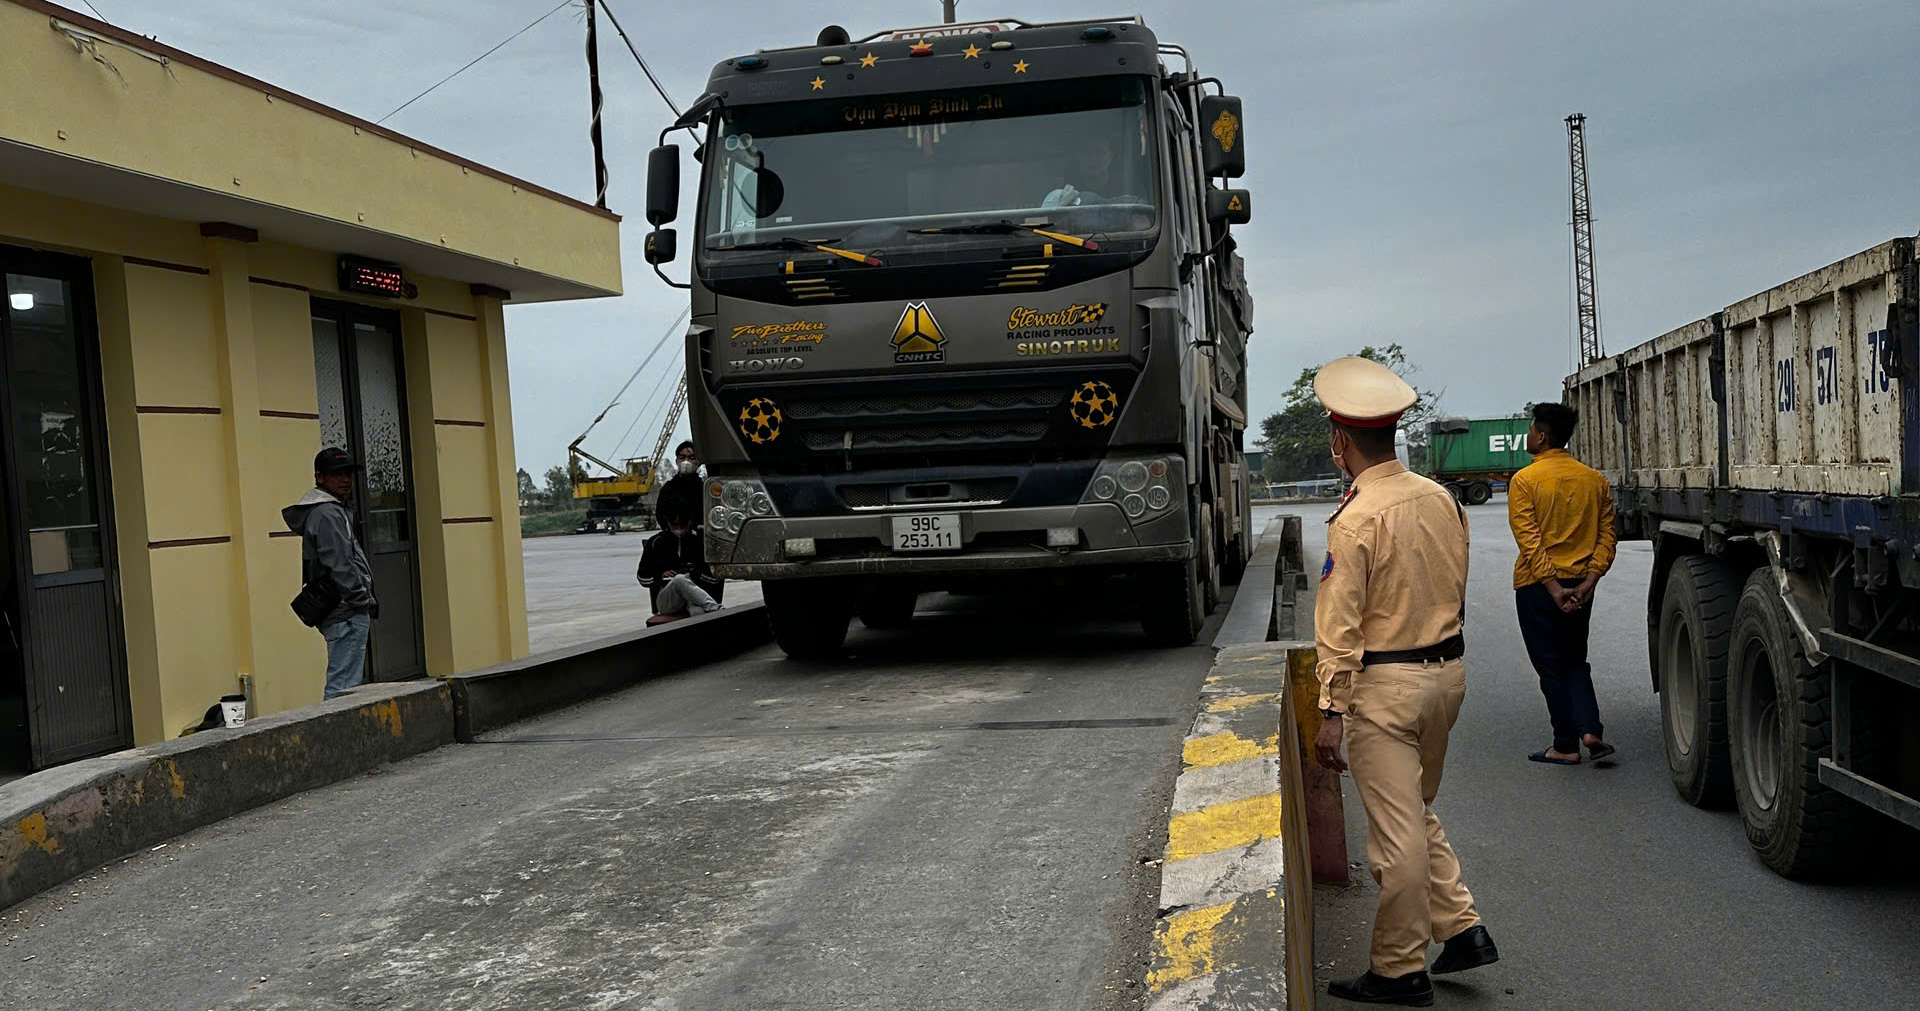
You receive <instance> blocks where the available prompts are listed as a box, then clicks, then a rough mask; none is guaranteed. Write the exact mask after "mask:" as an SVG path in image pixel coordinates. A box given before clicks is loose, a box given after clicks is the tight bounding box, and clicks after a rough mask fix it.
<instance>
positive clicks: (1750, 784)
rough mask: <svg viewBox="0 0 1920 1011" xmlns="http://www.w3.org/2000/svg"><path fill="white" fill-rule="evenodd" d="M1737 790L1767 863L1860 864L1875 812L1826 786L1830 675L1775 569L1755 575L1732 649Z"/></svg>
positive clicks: (1783, 868) (1812, 872)
mask: <svg viewBox="0 0 1920 1011" xmlns="http://www.w3.org/2000/svg"><path fill="white" fill-rule="evenodd" d="M1727 673H1728V684H1727V688H1728V707H1727V708H1728V717H1729V723H1730V730H1731V737H1732V743H1733V796H1734V800H1735V802H1736V803H1738V805H1739V807H1740V820H1741V822H1742V823H1744V824H1745V826H1746V829H1747V841H1748V842H1749V843H1751V844H1752V845H1753V848H1754V851H1755V852H1756V853H1758V854H1759V855H1760V860H1761V862H1762V863H1765V864H1766V865H1767V866H1768V867H1770V868H1772V869H1773V870H1774V871H1775V872H1776V873H1778V874H1781V875H1784V876H1786V877H1790V878H1804V877H1820V876H1826V875H1831V874H1834V873H1836V872H1839V871H1841V870H1843V869H1845V868H1847V867H1848V866H1850V865H1852V864H1853V863H1854V857H1855V856H1856V854H1857V853H1858V852H1860V851H1861V849H1862V847H1861V845H1860V844H1861V843H1863V842H1864V841H1865V840H1866V839H1867V838H1868V837H1869V835H1870V828H1871V826H1870V825H1868V824H1867V822H1866V818H1867V809H1866V808H1864V807H1862V806H1859V805H1856V804H1854V803H1853V802H1852V801H1851V800H1848V799H1847V798H1846V797H1843V796H1841V795H1840V794H1838V793H1835V792H1833V791H1832V790H1829V789H1827V788H1826V787H1825V786H1822V785H1821V784H1820V759H1821V758H1823V757H1825V756H1826V754H1827V752H1828V748H1829V745H1830V742H1831V734H1832V712H1831V709H1830V705H1829V700H1828V697H1827V673H1826V672H1825V671H1821V670H1816V669H1814V668H1813V667H1811V666H1809V665H1808V664H1807V655H1806V651H1805V650H1804V649H1803V648H1802V647H1801V644H1800V639H1799V636H1798V634H1797V633H1796V632H1795V630H1794V625H1793V619H1792V617H1791V615H1789V614H1788V613H1787V607H1786V604H1785V603H1784V602H1782V601H1781V599H1780V591H1779V589H1778V587H1777V586H1775V585H1774V581H1773V573H1772V571H1771V570H1769V569H1764V568H1763V569H1759V570H1757V571H1755V572H1754V574H1753V575H1752V576H1750V577H1748V579H1747V585H1746V588H1745V589H1743V590H1742V591H1741V593H1740V604H1739V606H1738V608H1736V609H1735V611H1734V616H1733V643H1732V648H1731V650H1730V652H1729V655H1728V666H1727Z"/></svg>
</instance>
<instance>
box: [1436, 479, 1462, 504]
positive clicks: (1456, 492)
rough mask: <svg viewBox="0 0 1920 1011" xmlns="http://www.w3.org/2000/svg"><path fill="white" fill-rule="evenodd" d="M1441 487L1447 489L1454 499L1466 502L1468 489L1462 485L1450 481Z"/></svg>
mask: <svg viewBox="0 0 1920 1011" xmlns="http://www.w3.org/2000/svg"><path fill="white" fill-rule="evenodd" d="M1441 487H1443V488H1445V489H1447V493H1448V494H1450V495H1452V496H1453V498H1454V501H1456V502H1465V501H1466V500H1467V489H1466V488H1464V487H1462V486H1461V485H1457V484H1452V483H1449V484H1445V485H1442V486H1441Z"/></svg>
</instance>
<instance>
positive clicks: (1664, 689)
mask: <svg viewBox="0 0 1920 1011" xmlns="http://www.w3.org/2000/svg"><path fill="white" fill-rule="evenodd" d="M1739 597H1740V576H1739V574H1738V573H1736V572H1734V571H1733V569H1732V568H1730V567H1728V566H1727V565H1726V564H1725V563H1723V562H1721V561H1719V560H1718V559H1715V558H1709V557H1707V556H1706V555H1689V556H1687V557H1685V558H1681V559H1679V560H1678V561H1677V562H1676V563H1675V564H1674V566H1673V572H1672V574H1670V575H1669V576H1668V577H1667V589H1666V593H1665V595H1663V596H1662V597H1661V598H1660V631H1659V638H1658V639H1657V640H1655V641H1657V642H1658V643H1659V648H1660V729H1661V732H1662V736H1663V737H1664V738H1665V739H1666V745H1667V771H1668V773H1669V774H1670V775H1672V777H1673V788H1674V789H1675V790H1677V791H1678V792H1679V794H1680V798H1681V799H1682V800H1684V801H1686V802H1687V803H1689V804H1692V805H1693V806H1694V807H1703V808H1720V807H1726V806H1727V804H1728V803H1729V802H1731V800H1732V799H1733V798H1732V793H1733V777H1732V773H1731V772H1730V771H1729V770H1730V759H1729V757H1728V754H1727V748H1728V745H1727V637H1728V635H1729V634H1730V633H1731V632H1732V631H1733V609H1734V603H1735V602H1736V601H1737V600H1738V599H1739Z"/></svg>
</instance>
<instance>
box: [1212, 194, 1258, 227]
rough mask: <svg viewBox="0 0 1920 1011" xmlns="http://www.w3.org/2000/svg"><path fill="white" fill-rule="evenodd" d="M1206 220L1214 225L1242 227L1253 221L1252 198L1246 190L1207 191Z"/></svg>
mask: <svg viewBox="0 0 1920 1011" xmlns="http://www.w3.org/2000/svg"><path fill="white" fill-rule="evenodd" d="M1207 220H1208V221H1210V222H1212V223H1214V224H1215V225H1244V224H1246V223H1247V222H1249V221H1252V220H1253V196H1252V195H1251V194H1249V193H1248V192H1247V191H1246V190H1213V189H1210V190H1208V191H1207Z"/></svg>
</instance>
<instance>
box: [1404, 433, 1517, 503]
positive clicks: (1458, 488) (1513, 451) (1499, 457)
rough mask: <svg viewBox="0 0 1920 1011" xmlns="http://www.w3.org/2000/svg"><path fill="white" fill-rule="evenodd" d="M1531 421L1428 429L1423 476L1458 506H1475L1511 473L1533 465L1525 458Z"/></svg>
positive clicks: (1483, 500)
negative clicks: (1445, 491) (1461, 503)
mask: <svg viewBox="0 0 1920 1011" xmlns="http://www.w3.org/2000/svg"><path fill="white" fill-rule="evenodd" d="M1532 424H1533V421H1532V419H1530V418H1527V417H1524V416H1517V417H1510V418H1476V419H1467V418H1443V419H1441V420H1439V421H1435V422H1431V423H1429V424H1428V425H1427V475H1428V476H1429V477H1431V478H1433V479H1434V480H1435V481H1438V482H1440V483H1441V484H1443V485H1446V486H1447V489H1448V490H1449V491H1451V492H1453V493H1454V495H1455V496H1456V497H1458V498H1459V499H1460V500H1461V501H1464V502H1466V503H1468V504H1470V505H1479V504H1481V503H1483V502H1485V501H1487V500H1488V499H1489V498H1491V497H1493V487H1494V485H1496V484H1504V483H1505V482H1506V481H1507V480H1509V479H1510V478H1512V477H1513V474H1514V472H1515V471H1517V470H1519V469H1520V468H1522V467H1525V466H1526V465H1527V464H1529V463H1532V462H1533V457H1532V455H1530V454H1529V453H1528V452H1527V429H1528V428H1529V427H1530V426H1531V425H1532Z"/></svg>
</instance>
